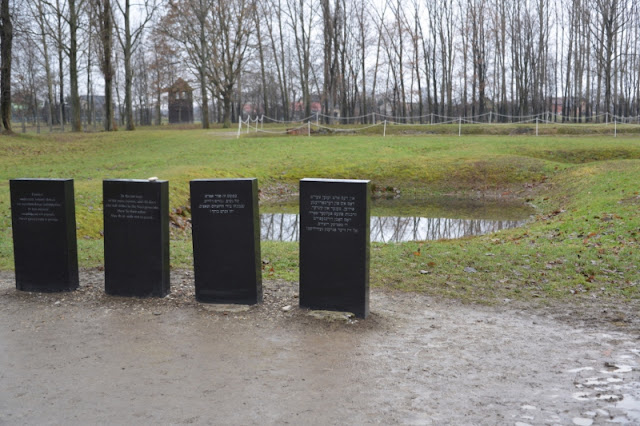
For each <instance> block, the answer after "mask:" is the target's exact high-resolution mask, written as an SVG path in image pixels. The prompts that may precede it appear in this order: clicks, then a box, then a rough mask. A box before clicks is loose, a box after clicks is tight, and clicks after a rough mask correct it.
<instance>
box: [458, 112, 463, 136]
mask: <svg viewBox="0 0 640 426" xmlns="http://www.w3.org/2000/svg"><path fill="white" fill-rule="evenodd" d="M460 136H462V117H458V137H460Z"/></svg>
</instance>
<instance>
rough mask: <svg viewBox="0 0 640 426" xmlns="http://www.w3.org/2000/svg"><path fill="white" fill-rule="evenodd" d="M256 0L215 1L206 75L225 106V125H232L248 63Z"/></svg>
mask: <svg viewBox="0 0 640 426" xmlns="http://www.w3.org/2000/svg"><path fill="white" fill-rule="evenodd" d="M254 7H255V4H254V1H253V0H214V1H213V4H212V13H213V15H212V24H213V25H212V28H213V32H212V33H211V36H212V39H211V40H210V41H209V43H210V47H211V55H210V61H209V66H208V67H207V74H208V77H209V82H210V83H211V84H212V85H213V86H214V88H215V93H216V94H217V95H218V97H219V98H220V100H221V101H222V106H223V109H224V118H223V126H224V127H225V128H228V127H231V109H232V102H233V97H234V89H235V87H236V84H237V83H238V82H239V79H240V74H241V72H242V69H243V67H244V65H245V60H246V56H245V55H246V53H247V48H248V45H249V39H250V36H251V34H252V29H251V23H252V21H253V13H254V12H253V8H254Z"/></svg>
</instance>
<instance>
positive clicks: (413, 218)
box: [260, 197, 533, 243]
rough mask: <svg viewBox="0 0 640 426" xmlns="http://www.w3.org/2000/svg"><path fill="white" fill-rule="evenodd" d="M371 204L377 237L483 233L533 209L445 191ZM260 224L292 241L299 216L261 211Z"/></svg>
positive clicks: (518, 220)
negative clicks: (447, 194)
mask: <svg viewBox="0 0 640 426" xmlns="http://www.w3.org/2000/svg"><path fill="white" fill-rule="evenodd" d="M372 204H373V206H372V211H373V215H372V216H371V234H370V235H371V241H372V242H382V243H390V242H405V241H425V240H439V239H454V238H462V237H470V236H475V235H484V234H488V233H492V232H497V231H500V230H503V229H510V228H516V227H519V226H522V225H524V224H525V223H526V219H527V218H528V217H529V216H530V215H531V214H532V212H533V210H532V208H531V207H529V206H527V205H524V204H521V203H512V202H511V203H507V202H504V201H484V200H464V199H459V198H451V197H446V198H445V197H438V198H430V199H409V200H406V199H392V200H389V199H385V200H374V201H373V203H372ZM283 206H284V207H285V208H284V209H283V210H285V211H292V210H294V211H295V210H297V206H296V205H295V204H294V203H288V204H284V205H283ZM276 208H277V207H276ZM436 216H438V217H436ZM260 228H261V239H262V240H267V241H298V240H299V238H300V216H299V215H298V214H295V213H265V214H261V215H260Z"/></svg>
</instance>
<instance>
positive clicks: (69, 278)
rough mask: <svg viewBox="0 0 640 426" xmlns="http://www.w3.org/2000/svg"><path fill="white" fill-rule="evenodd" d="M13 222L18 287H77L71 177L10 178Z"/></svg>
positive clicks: (44, 289) (71, 288) (32, 289)
mask: <svg viewBox="0 0 640 426" xmlns="http://www.w3.org/2000/svg"><path fill="white" fill-rule="evenodd" d="M9 186H10V188H11V189H10V190H11V224H12V227H13V253H14V259H15V266H16V288H17V289H18V290H23V291H42V292H56V291H71V290H75V289H76V288H78V247H77V243H76V213H75V205H74V198H73V180H72V179H12V180H11V181H10V182H9Z"/></svg>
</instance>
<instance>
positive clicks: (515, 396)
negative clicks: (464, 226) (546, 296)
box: [0, 270, 640, 425]
mask: <svg viewBox="0 0 640 426" xmlns="http://www.w3.org/2000/svg"><path fill="white" fill-rule="evenodd" d="M103 288H104V278H103V272H101V271H99V270H86V271H82V272H81V287H80V289H79V290H78V291H76V292H73V293H58V294H37V293H23V292H18V291H16V290H15V281H14V276H13V273H12V272H0V424H29V425H32V424H65V425H69V424H229V425H248V424H276V423H277V424H318V425H327V424H346V423H351V424H369V423H373V424H434V425H442V424H465V425H466V424H512V425H526V424H531V425H539V424H563V425H571V424H578V425H590V424H608V423H615V424H640V340H639V337H640V333H639V332H640V319H639V316H638V312H640V311H639V310H638V309H639V308H640V306H638V304H637V303H632V304H629V303H625V304H615V303H604V302H601V301H588V300H583V301H582V302H578V303H572V304H571V305H567V304H561V303H557V304H556V305H554V306H544V307H543V306H539V303H536V304H523V303H519V304H517V303H515V302H512V301H504V303H502V304H499V305H498V306H492V307H486V306H469V305H462V304H459V303H457V302H455V301H450V300H449V301H446V300H435V299H433V298H429V297H427V296H422V295H416V294H406V293H395V292H388V291H382V290H372V292H371V316H370V318H368V319H367V320H356V319H353V318H347V317H346V316H345V315H344V314H337V315H329V314H323V313H317V312H310V311H307V310H303V309H300V308H298V306H297V305H298V300H297V290H298V289H297V284H296V283H288V282H276V281H266V282H265V283H264V288H265V303H264V304H262V305H259V306H254V307H251V308H248V309H247V308H242V307H233V306H223V307H220V306H215V305H204V304H199V303H196V302H195V300H194V288H193V274H192V272H191V271H173V272H172V291H173V292H172V294H171V295H170V296H168V297H165V298H163V299H142V300H141V299H126V298H119V297H111V296H107V295H105V294H104V291H103ZM284 307H290V309H288V310H287V309H285V310H283V308H284Z"/></svg>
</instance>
